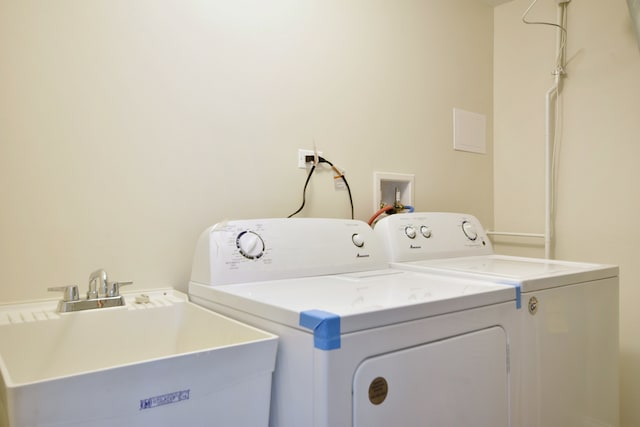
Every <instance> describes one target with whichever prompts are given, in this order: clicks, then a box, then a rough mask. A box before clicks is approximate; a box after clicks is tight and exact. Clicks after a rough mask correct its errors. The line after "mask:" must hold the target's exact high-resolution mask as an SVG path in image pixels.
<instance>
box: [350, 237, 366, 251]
mask: <svg viewBox="0 0 640 427" xmlns="http://www.w3.org/2000/svg"><path fill="white" fill-rule="evenodd" d="M351 241H352V242H353V244H354V245H356V246H357V247H359V248H361V247H363V246H364V239H363V238H362V236H361V235H359V234H358V233H354V234H353V235H352V236H351Z"/></svg>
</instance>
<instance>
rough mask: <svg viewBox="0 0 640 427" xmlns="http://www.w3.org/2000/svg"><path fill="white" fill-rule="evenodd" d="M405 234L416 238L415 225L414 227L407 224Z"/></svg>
mask: <svg viewBox="0 0 640 427" xmlns="http://www.w3.org/2000/svg"><path fill="white" fill-rule="evenodd" d="M404 234H406V235H407V237H408V238H410V239H415V238H416V229H415V227H413V226H412V225H407V226H406V227H405V228H404Z"/></svg>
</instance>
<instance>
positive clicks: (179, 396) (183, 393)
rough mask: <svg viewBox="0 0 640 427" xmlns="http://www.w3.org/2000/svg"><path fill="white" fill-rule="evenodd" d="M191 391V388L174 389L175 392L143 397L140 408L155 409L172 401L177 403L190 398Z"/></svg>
mask: <svg viewBox="0 0 640 427" xmlns="http://www.w3.org/2000/svg"><path fill="white" fill-rule="evenodd" d="M190 391H191V390H180V391H174V392H173V393H167V394H163V395H160V396H154V397H150V398H148V399H141V400H140V410H143V409H153V408H157V407H158V406H163V405H168V404H170V403H176V402H180V401H182V400H189V392H190Z"/></svg>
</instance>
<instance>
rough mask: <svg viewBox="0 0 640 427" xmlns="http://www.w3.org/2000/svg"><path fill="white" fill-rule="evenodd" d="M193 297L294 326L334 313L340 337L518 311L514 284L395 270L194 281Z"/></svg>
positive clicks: (190, 289) (297, 326)
mask: <svg viewBox="0 0 640 427" xmlns="http://www.w3.org/2000/svg"><path fill="white" fill-rule="evenodd" d="M189 293H190V294H191V295H192V296H195V297H198V298H202V299H205V300H209V301H213V302H215V303H218V304H222V305H224V306H227V307H230V308H233V309H236V310H240V311H244V312H247V313H252V314H254V315H257V316H260V317H263V318H266V319H269V320H272V321H275V322H278V323H282V324H286V325H289V326H292V327H295V328H301V327H300V315H301V313H305V312H309V311H314V310H318V311H321V312H326V313H330V314H334V315H337V316H339V318H340V332H341V333H346V332H353V331H358V330H363V329H370V328H374V327H379V326H385V325H390V324H393V323H399V322H405V321H409V320H415V319H421V318H425V317H430V316H435V315H439V314H444V313H451V312H455V311H460V310H465V309H469V308H473V307H480V306H486V305H490V304H496V303H502V302H509V301H513V302H514V303H513V309H514V310H515V309H516V304H515V299H516V289H515V287H514V286H511V285H504V284H496V283H488V282H486V281H481V280H474V279H470V278H452V277H447V276H444V275H441V274H428V273H416V272H412V271H402V270H395V269H385V270H374V271H366V272H358V273H348V274H339V275H330V276H315V277H305V278H299V279H286V280H275V281H264V282H251V283H244V284H233V285H224V286H206V285H202V284H199V283H195V282H191V283H190V285H189Z"/></svg>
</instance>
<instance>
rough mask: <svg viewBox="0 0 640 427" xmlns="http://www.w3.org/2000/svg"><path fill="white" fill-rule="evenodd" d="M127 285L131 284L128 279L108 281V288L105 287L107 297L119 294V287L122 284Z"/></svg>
mask: <svg viewBox="0 0 640 427" xmlns="http://www.w3.org/2000/svg"><path fill="white" fill-rule="evenodd" d="M129 285H133V282H132V281H128V282H111V283H109V286H108V289H107V296H108V297H117V296H120V288H121V287H122V286H129Z"/></svg>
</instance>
